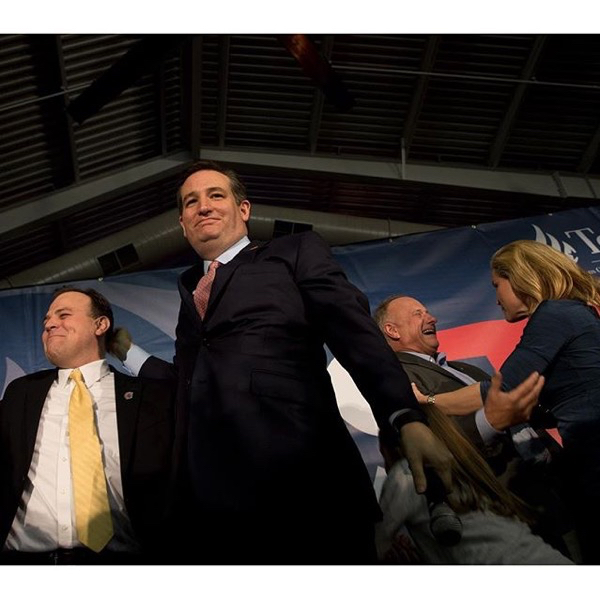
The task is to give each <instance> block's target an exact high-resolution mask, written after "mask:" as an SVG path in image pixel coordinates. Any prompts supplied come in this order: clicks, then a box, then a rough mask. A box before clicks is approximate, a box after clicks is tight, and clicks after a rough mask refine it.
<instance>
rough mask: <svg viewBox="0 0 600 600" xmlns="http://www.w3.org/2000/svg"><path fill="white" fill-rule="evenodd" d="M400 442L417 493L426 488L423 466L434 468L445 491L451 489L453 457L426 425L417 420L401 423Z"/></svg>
mask: <svg viewBox="0 0 600 600" xmlns="http://www.w3.org/2000/svg"><path fill="white" fill-rule="evenodd" d="M400 444H401V446H402V452H403V454H404V456H405V457H406V459H407V460H408V464H409V466H410V470H411V471H412V475H413V480H414V483H415V490H416V491H417V493H418V494H422V493H423V492H424V491H425V490H426V489H427V479H426V477H425V471H424V467H425V466H430V467H432V468H433V469H435V471H436V473H437V474H438V475H439V478H440V479H441V480H442V483H443V484H444V488H445V489H446V492H447V493H450V492H451V491H452V465H453V463H454V457H453V456H452V454H450V451H449V450H448V448H446V445H445V444H444V443H443V442H442V441H441V440H440V439H439V438H437V437H436V436H435V435H434V433H433V432H432V431H431V429H429V427H427V425H424V424H423V423H419V422H418V421H415V422H413V423H407V424H406V425H403V426H402V428H401V429H400Z"/></svg>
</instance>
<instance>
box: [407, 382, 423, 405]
mask: <svg viewBox="0 0 600 600" xmlns="http://www.w3.org/2000/svg"><path fill="white" fill-rule="evenodd" d="M410 385H411V387H412V391H413V394H414V395H415V398H416V399H417V402H418V403H419V404H427V396H426V395H425V394H422V393H421V391H420V390H419V388H418V387H417V384H416V383H411V384H410Z"/></svg>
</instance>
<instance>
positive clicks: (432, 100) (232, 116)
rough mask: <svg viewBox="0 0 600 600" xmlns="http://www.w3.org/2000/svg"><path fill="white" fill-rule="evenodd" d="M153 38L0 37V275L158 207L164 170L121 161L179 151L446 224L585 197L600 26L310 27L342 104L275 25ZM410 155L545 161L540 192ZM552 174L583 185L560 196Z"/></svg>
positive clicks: (271, 182)
mask: <svg viewBox="0 0 600 600" xmlns="http://www.w3.org/2000/svg"><path fill="white" fill-rule="evenodd" d="M166 37H168V36H148V35H48V34H44V35H4V36H0V98H1V100H0V157H1V159H2V160H1V162H0V165H1V166H0V215H2V216H3V218H4V221H5V224H6V226H5V228H4V230H3V233H2V234H1V235H0V278H2V277H7V276H9V275H11V274H13V273H17V272H19V271H22V270H24V269H26V268H28V267H31V266H33V265H36V264H39V263H41V262H44V261H46V260H48V259H50V258H53V257H56V256H60V255H61V254H63V253H66V252H68V251H71V250H73V249H76V248H78V247H80V246H82V245H84V244H86V243H89V242H91V241H93V240H96V239H99V238H101V237H103V236H106V235H109V234H110V233H111V232H114V231H118V230H121V229H124V228H126V227H128V226H130V225H132V224H135V223H137V222H141V221H144V220H146V219H149V218H151V217H152V216H155V215H156V214H160V213H161V212H164V211H166V210H169V209H170V208H172V206H173V202H174V199H173V192H174V189H175V186H176V181H177V174H176V173H173V172H172V171H168V172H165V173H163V174H161V173H158V174H155V175H154V176H153V177H152V178H151V180H140V181H139V182H137V181H131V180H130V179H129V178H128V176H127V174H128V173H129V172H130V170H131V169H134V168H136V167H138V166H140V165H144V164H146V163H148V162H151V161H153V160H156V159H158V158H161V157H170V156H173V155H176V154H177V155H178V156H179V155H180V154H178V153H184V154H185V153H188V154H189V156H190V157H192V156H197V155H202V154H203V153H206V151H207V150H211V149H212V150H214V149H216V150H237V151H240V152H242V153H243V156H246V157H247V158H251V157H252V156H253V154H254V153H257V152H260V153H273V154H276V155H280V156H282V157H284V158H287V163H288V164H287V166H286V167H281V166H279V165H277V166H275V165H274V164H273V165H270V166H269V165H267V166H263V167H260V168H257V167H255V166H252V165H251V164H250V162H251V161H250V160H249V161H248V163H246V162H244V161H243V160H242V161H240V162H239V164H237V165H236V166H237V167H238V169H239V170H240V172H242V173H243V174H244V175H245V179H246V181H247V184H248V188H249V191H250V199H251V200H252V201H254V202H256V203H264V204H271V205H276V206H296V207H299V208H308V209H310V210H317V211H324V212H332V213H339V214H352V215H362V216H372V217H381V218H389V219H394V220H406V221H413V222H423V223H429V224H433V225H441V226H446V227H456V226H461V225H470V224H476V223H482V222H487V221H493V220H503V219H510V218H515V217H520V216H525V215H533V214H540V213H544V212H549V211H555V210H560V209H566V208H571V207H576V206H588V205H592V204H597V197H596V196H595V191H594V190H595V189H596V188H595V185H596V184H594V185H592V183H594V182H596V181H597V179H598V177H599V176H600V156H599V153H598V146H599V144H600V110H599V109H600V36H597V35H558V34H551V35H539V34H538V35H533V34H532V35H455V34H443V35H425V34H420V35H350V34H335V35H314V36H310V40H311V41H312V42H313V43H314V45H315V48H316V49H317V50H318V51H319V53H320V56H321V57H323V58H324V59H326V60H328V61H329V63H330V65H331V66H332V67H333V69H334V71H335V73H336V74H337V75H338V76H339V77H341V79H342V80H343V82H344V84H345V86H346V88H347V90H348V91H349V92H350V94H351V95H352V97H353V98H354V105H353V107H352V108H351V109H350V110H345V111H344V110H339V109H336V107H335V106H334V104H333V103H332V102H331V101H330V97H329V96H326V95H324V94H323V93H322V91H321V90H320V89H319V88H318V86H317V85H315V82H314V80H312V79H311V78H310V77H309V76H307V73H306V71H305V70H303V68H302V67H301V65H300V64H299V63H298V62H297V61H296V59H295V58H294V57H293V56H292V55H291V54H290V52H288V50H287V49H286V47H285V45H284V43H282V42H283V41H282V37H281V36H276V35H202V36H199V35H198V36H191V35H186V36H183V35H182V36H171V37H172V38H173V39H171V40H165V38H166ZM178 37H179V39H176V38H178ZM166 41H169V42H170V43H171V46H168V45H167V44H165V48H166V49H165V50H164V51H163V53H162V55H161V60H153V61H152V60H150V59H149V58H148V64H144V65H142V66H143V68H142V69H140V70H139V71H135V76H134V75H132V74H131V73H129V75H128V77H129V80H127V76H124V80H126V81H125V83H126V85H125V86H124V88H123V90H122V92H121V93H118V94H115V97H114V98H113V99H112V100H110V101H109V102H107V103H106V104H105V105H104V106H103V107H102V108H100V109H99V110H97V111H96V112H95V114H93V115H92V116H90V117H89V118H88V119H86V120H85V121H83V123H81V124H80V123H78V122H77V120H75V119H73V118H72V117H71V116H70V115H69V112H68V109H69V107H70V105H71V103H73V102H75V101H76V100H77V99H78V97H79V96H80V94H82V92H84V90H87V89H88V88H89V86H90V85H92V84H94V82H96V84H94V85H97V84H98V83H99V78H101V77H102V76H103V74H105V73H107V71H108V72H111V67H113V68H114V65H115V64H119V61H121V63H122V62H123V61H124V60H126V59H127V58H128V57H129V58H130V57H131V56H132V55H135V54H134V53H135V50H136V48H139V47H140V44H146V46H145V48H146V49H147V48H151V47H152V44H156V45H157V46H158V45H160V44H162V43H165V42H166ZM142 62H143V61H142ZM313 66H314V65H313ZM302 157H313V158H315V159H320V160H322V161H327V160H329V159H332V160H344V159H355V160H356V159H358V160H361V161H364V164H365V171H368V166H369V165H377V164H380V163H385V164H394V165H397V169H398V174H399V176H398V179H376V178H374V177H367V176H357V175H356V174H355V175H345V174H343V173H342V172H338V173H335V174H334V173H331V174H327V173H325V174H324V173H322V172H315V171H306V170H300V169H299V168H298V166H297V164H296V163H298V162H299V158H302ZM183 162H184V161H182V164H181V169H183V168H184V166H185V165H184V164H183ZM324 164H325V163H324ZM410 165H431V166H439V167H461V168H466V169H471V170H472V173H474V174H475V175H476V174H477V173H478V170H489V169H492V170H496V171H498V172H502V171H503V170H508V171H512V172H518V173H523V174H527V173H531V174H548V175H550V174H552V173H554V176H555V179H556V181H557V186H556V193H547V194H539V193H536V194H534V193H528V190H524V191H520V192H518V193H516V192H510V191H506V190H499V189H490V188H488V187H486V186H485V185H482V186H480V187H474V186H473V185H472V184H469V185H467V184H466V182H465V186H464V187H463V186H460V185H456V183H453V184H452V185H450V183H448V184H447V185H444V184H442V183H440V182H439V181H437V182H434V181H415V180H411V179H410V178H404V179H403V178H402V175H401V174H402V169H403V167H404V166H410ZM566 175H577V176H580V177H582V178H584V180H585V181H587V182H590V185H589V186H588V191H589V194H582V195H577V196H569V194H568V193H566V192H565V189H564V187H561V185H560V177H561V176H566ZM107 181H109V182H110V181H113V183H114V185H113V189H112V191H111V193H108V194H106V193H98V194H97V195H94V194H90V193H89V192H86V194H85V198H83V195H84V194H83V193H82V201H81V202H80V203H75V204H74V205H72V206H70V207H69V208H68V209H64V210H55V211H50V214H49V215H48V216H45V217H44V218H43V219H40V220H37V218H36V216H35V215H33V217H32V219H31V223H30V224H29V225H28V226H26V227H25V226H24V225H23V224H22V223H21V222H19V220H18V219H14V226H13V218H14V217H13V216H12V215H13V214H14V212H13V211H15V210H16V209H19V208H23V207H27V206H28V205H31V206H34V203H36V202H39V201H42V205H43V206H46V205H47V206H53V205H54V203H55V202H56V195H57V194H61V193H63V192H71V193H73V194H75V195H77V193H78V191H79V190H83V189H84V187H85V186H89V185H90V184H95V183H96V182H99V183H100V182H102V183H103V184H106V182H107ZM584 187H585V186H584ZM115 188H116V189H115ZM85 189H88V188H85ZM44 203H45V204H44ZM35 206H37V205H35Z"/></svg>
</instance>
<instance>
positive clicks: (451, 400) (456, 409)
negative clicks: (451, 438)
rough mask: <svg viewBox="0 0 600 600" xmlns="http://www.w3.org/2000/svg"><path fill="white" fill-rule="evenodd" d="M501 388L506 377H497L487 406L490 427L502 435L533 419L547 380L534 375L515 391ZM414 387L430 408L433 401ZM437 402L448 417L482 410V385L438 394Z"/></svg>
mask: <svg viewBox="0 0 600 600" xmlns="http://www.w3.org/2000/svg"><path fill="white" fill-rule="evenodd" d="M501 386H502V375H501V374H500V373H496V374H495V375H494V376H493V377H492V381H491V384H490V388H489V391H488V394H487V399H486V402H485V405H483V411H484V413H485V417H486V419H487V420H488V423H489V424H490V425H491V426H492V427H493V428H494V429H496V430H498V431H502V430H504V429H506V428H508V427H511V426H512V425H518V424H519V423H524V422H525V421H527V420H528V419H529V416H530V415H531V411H532V410H533V408H534V407H535V405H536V404H537V400H538V397H539V395H540V391H541V390H542V387H543V386H544V378H543V377H542V376H541V375H540V374H539V373H536V372H534V373H531V374H530V375H529V377H527V379H525V380H524V381H523V382H521V383H520V384H519V385H518V386H516V387H515V388H514V389H512V390H511V391H502V389H501ZM412 387H413V392H414V394H415V397H416V398H417V400H418V401H419V403H420V404H426V403H427V402H428V398H429V397H428V396H425V394H422V393H421V392H420V391H419V389H418V388H417V386H416V385H415V384H414V383H413V384H412ZM434 398H435V404H436V406H438V407H439V409H440V410H441V411H443V412H445V413H446V414H447V415H453V416H461V415H467V414H470V413H472V412H475V411H476V410H478V409H480V408H481V407H482V401H481V392H480V385H479V383H474V384H472V385H467V386H465V387H463V388H461V389H459V390H456V391H454V392H446V393H444V394H436V395H435V396H434Z"/></svg>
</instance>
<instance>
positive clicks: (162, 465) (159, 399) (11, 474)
mask: <svg viewBox="0 0 600 600" xmlns="http://www.w3.org/2000/svg"><path fill="white" fill-rule="evenodd" d="M114 375H115V397H116V408H117V427H118V439H119V452H120V460H121V477H122V481H123V494H124V500H125V506H126V508H127V513H128V515H129V518H130V520H131V524H132V526H133V529H134V532H135V534H136V536H137V538H138V541H139V542H140V543H141V545H142V548H143V551H144V552H145V553H148V556H149V558H152V557H154V558H156V559H159V560H160V558H159V553H161V552H164V551H165V540H164V537H165V535H166V533H167V532H166V531H165V520H164V512H165V503H166V496H167V490H168V482H169V475H170V468H171V454H172V443H173V422H174V414H173V413H174V411H173V408H174V402H173V401H172V397H173V394H172V392H171V389H170V387H169V386H168V385H166V384H165V383H163V382H159V381H152V380H144V379H141V378H134V377H128V376H127V375H123V374H122V373H119V372H116V371H115V372H114ZM56 377H57V370H56V369H50V370H46V371H39V372H37V373H33V374H30V375H26V376H24V377H20V378H18V379H15V380H14V381H12V382H11V383H10V384H9V385H8V387H7V389H6V393H5V395H4V399H3V400H2V402H0V548H1V547H2V546H3V545H4V542H5V540H6V537H7V535H8V532H9V531H10V527H11V524H12V521H13V519H14V516H15V514H16V512H17V505H18V503H19V501H20V499H21V496H22V494H23V489H24V486H25V483H26V480H27V474H28V472H29V467H30V464H31V460H32V456H33V450H34V445H35V440H36V436H37V430H38V425H39V420H40V415H41V411H42V407H43V405H44V402H45V399H46V396H47V394H48V391H49V389H50V386H51V385H52V382H53V381H54V380H55V379H56Z"/></svg>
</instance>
